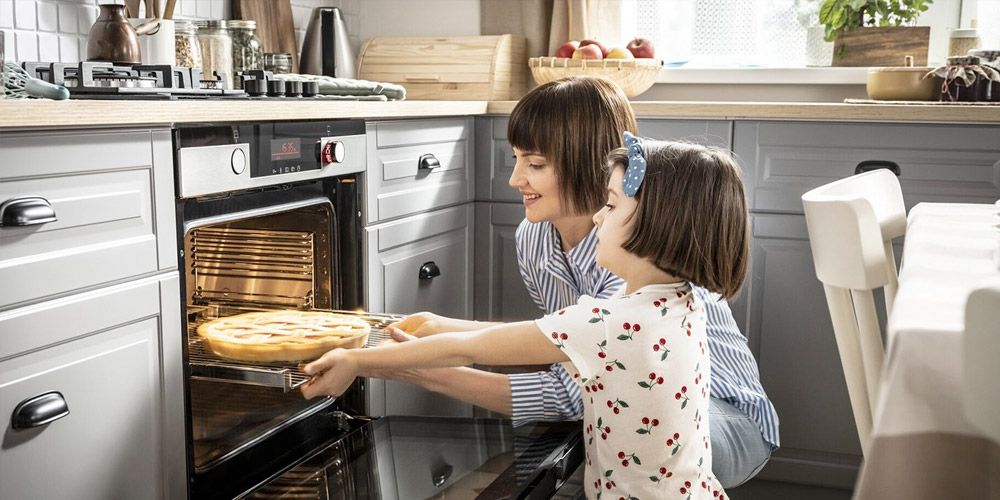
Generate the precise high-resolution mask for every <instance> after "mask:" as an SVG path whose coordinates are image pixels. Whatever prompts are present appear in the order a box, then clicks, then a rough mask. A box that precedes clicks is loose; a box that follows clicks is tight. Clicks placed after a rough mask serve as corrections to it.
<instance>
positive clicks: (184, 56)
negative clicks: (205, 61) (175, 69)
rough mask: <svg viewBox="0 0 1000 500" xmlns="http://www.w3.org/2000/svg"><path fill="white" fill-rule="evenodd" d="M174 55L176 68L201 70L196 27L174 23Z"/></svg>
mask: <svg viewBox="0 0 1000 500" xmlns="http://www.w3.org/2000/svg"><path fill="white" fill-rule="evenodd" d="M174 55H175V56H176V58H177V65H178V66H183V67H185V68H198V69H201V67H202V59H201V43H200V42H198V27H197V26H195V25H194V23H192V22H188V21H175V22H174Z"/></svg>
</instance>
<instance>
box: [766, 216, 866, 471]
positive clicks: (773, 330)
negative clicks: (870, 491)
mask: <svg viewBox="0 0 1000 500" xmlns="http://www.w3.org/2000/svg"><path fill="white" fill-rule="evenodd" d="M753 222H754V229H753V236H754V240H753V261H752V262H753V264H752V265H753V270H752V283H751V288H750V294H751V299H750V304H751V308H750V326H749V331H748V332H747V333H748V337H749V338H750V345H751V348H752V349H753V351H754V354H755V356H756V358H757V362H758V365H759V367H760V377H761V383H762V384H763V385H764V389H765V390H766V391H767V395H768V396H769V397H770V398H771V401H772V402H773V403H774V406H775V408H776V409H777V412H778V418H779V419H780V422H781V428H780V432H781V449H779V450H778V451H777V452H776V453H775V455H774V456H773V457H772V458H771V461H770V463H769V464H768V466H767V468H765V470H764V471H763V473H762V475H761V477H765V478H769V479H777V480H785V481H792V482H799V483H812V484H821V485H828V486H835V487H842V488H850V487H852V485H853V484H854V481H855V477H856V475H857V467H858V465H859V463H860V461H861V448H860V445H859V443H858V434H857V430H856V428H855V426H854V415H853V413H852V412H851V401H850V399H849V397H848V394H847V384H846V382H845V381H844V372H843V368H842V366H841V363H840V354H839V352H838V351H837V342H836V339H835V338H834V334H833V325H832V324H831V321H830V314H829V312H828V310H827V305H826V296H825V295H824V293H823V285H822V284H821V283H820V282H819V280H817V279H816V272H815V268H814V267H813V260H812V253H811V251H810V248H809V238H808V235H807V233H806V226H805V218H804V217H801V216H791V215H755V216H754V221H753Z"/></svg>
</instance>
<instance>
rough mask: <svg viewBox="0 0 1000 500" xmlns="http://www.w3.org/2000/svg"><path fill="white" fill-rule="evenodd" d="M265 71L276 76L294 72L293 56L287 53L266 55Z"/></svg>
mask: <svg viewBox="0 0 1000 500" xmlns="http://www.w3.org/2000/svg"><path fill="white" fill-rule="evenodd" d="M264 69H265V70H267V71H270V72H272V73H274V74H285V73H291V72H292V55H291V54H289V53H287V52H279V53H267V54H264Z"/></svg>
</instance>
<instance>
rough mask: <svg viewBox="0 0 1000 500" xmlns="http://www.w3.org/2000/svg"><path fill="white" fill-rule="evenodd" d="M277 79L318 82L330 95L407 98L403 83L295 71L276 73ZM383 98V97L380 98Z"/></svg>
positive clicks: (388, 98) (321, 89)
mask: <svg viewBox="0 0 1000 500" xmlns="http://www.w3.org/2000/svg"><path fill="white" fill-rule="evenodd" d="M273 78H274V79H275V80H284V81H299V82H317V83H319V93H320V94H323V95H329V96H354V97H363V96H380V97H383V98H384V100H387V101H401V100H403V99H406V89H405V88H403V86H402V85H397V84H395V83H388V82H370V81H368V80H353V79H350V78H334V77H332V76H322V75H299V74H295V73H287V74H277V75H274V76H273ZM379 100H382V99H379Z"/></svg>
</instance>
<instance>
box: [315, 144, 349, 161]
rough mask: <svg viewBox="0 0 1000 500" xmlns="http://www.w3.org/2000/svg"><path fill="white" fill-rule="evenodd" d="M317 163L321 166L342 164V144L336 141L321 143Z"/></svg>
mask: <svg viewBox="0 0 1000 500" xmlns="http://www.w3.org/2000/svg"><path fill="white" fill-rule="evenodd" d="M319 161H320V163H321V164H323V165H329V164H331V163H341V162H343V161H344V143H342V142H337V141H329V142H325V143H323V147H321V148H320V150H319Z"/></svg>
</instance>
